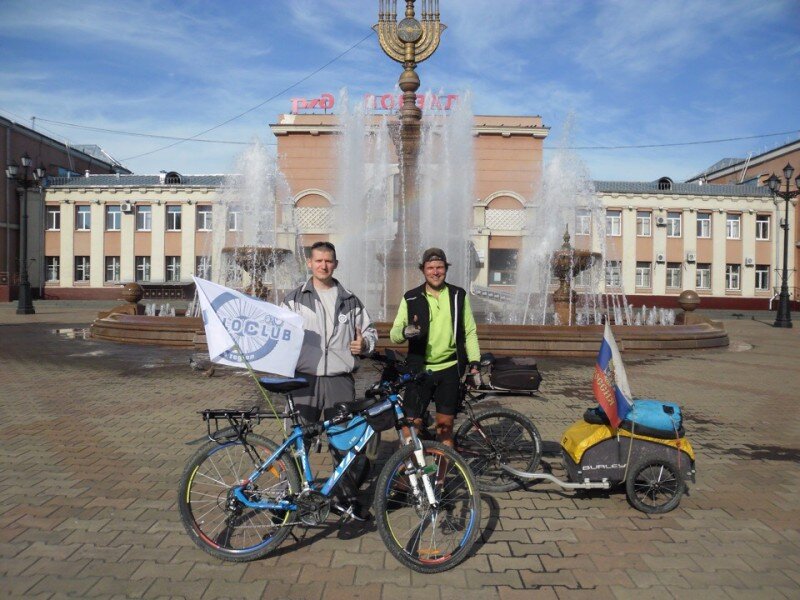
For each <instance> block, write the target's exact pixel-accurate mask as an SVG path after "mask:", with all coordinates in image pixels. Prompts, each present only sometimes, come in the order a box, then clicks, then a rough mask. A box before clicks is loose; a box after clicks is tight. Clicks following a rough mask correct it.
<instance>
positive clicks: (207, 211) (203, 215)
mask: <svg viewBox="0 0 800 600" xmlns="http://www.w3.org/2000/svg"><path fill="white" fill-rule="evenodd" d="M197 231H211V207H210V206H198V207H197Z"/></svg>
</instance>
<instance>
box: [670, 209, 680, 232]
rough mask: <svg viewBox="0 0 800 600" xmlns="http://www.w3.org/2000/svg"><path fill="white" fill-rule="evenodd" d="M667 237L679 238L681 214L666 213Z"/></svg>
mask: <svg viewBox="0 0 800 600" xmlns="http://www.w3.org/2000/svg"><path fill="white" fill-rule="evenodd" d="M667 237H681V213H679V212H668V213H667Z"/></svg>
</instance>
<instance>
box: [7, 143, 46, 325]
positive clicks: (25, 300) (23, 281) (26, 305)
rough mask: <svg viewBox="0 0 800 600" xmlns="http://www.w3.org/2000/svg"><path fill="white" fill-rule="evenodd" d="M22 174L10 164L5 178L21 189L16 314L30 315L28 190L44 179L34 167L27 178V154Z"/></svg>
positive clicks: (31, 306) (31, 303)
mask: <svg viewBox="0 0 800 600" xmlns="http://www.w3.org/2000/svg"><path fill="white" fill-rule="evenodd" d="M20 162H21V163H22V168H23V172H22V173H21V174H20V172H19V166H18V165H16V164H15V163H11V164H9V165H8V167H7V168H6V177H8V178H9V179H10V180H11V181H14V182H15V183H16V184H17V185H18V186H19V187H21V188H22V210H21V211H20V224H19V225H20V227H19V231H20V235H19V244H20V249H19V297H18V299H17V314H18V315H32V314H34V313H35V312H36V311H35V310H34V308H33V297H32V295H31V282H30V280H29V279H28V189H30V188H32V187H33V186H34V183H36V182H38V181H41V180H42V179H43V178H44V174H45V172H44V169H43V168H42V167H36V168H35V169H34V170H33V177H28V175H29V172H30V171H29V169H30V166H31V157H30V156H28V153H27V152H26V153H25V154H23V155H22V157H21V158H20Z"/></svg>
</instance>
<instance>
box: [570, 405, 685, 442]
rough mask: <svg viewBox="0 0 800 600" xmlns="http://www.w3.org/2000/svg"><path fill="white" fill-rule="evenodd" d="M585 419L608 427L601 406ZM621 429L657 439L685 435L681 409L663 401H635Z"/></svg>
mask: <svg viewBox="0 0 800 600" xmlns="http://www.w3.org/2000/svg"><path fill="white" fill-rule="evenodd" d="M583 418H584V420H585V421H587V422H589V423H602V424H604V425H608V417H607V416H606V413H605V411H604V410H603V408H602V407H601V406H595V407H593V408H590V409H588V410H587V411H586V413H585V414H584V416H583ZM619 427H620V429H624V430H625V431H632V432H633V433H634V434H637V433H638V434H639V435H646V436H649V437H656V438H667V439H669V438H676V437H683V436H684V433H685V432H684V429H683V413H682V412H681V407H680V406H678V405H677V404H675V403H674V402H661V400H649V399H636V400H634V401H633V408H632V410H631V411H630V412H629V413H628V414H627V415H626V416H625V419H624V420H623V421H622V423H620V424H619Z"/></svg>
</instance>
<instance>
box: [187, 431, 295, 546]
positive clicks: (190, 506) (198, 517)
mask: <svg viewBox="0 0 800 600" xmlns="http://www.w3.org/2000/svg"><path fill="white" fill-rule="evenodd" d="M276 448H277V446H276V444H275V443H274V442H272V441H270V440H268V439H266V438H263V437H261V436H258V435H248V436H247V443H246V444H244V443H242V442H241V441H240V440H236V441H232V442H228V443H225V444H217V443H216V442H209V443H208V444H205V445H204V446H203V447H201V448H200V449H199V450H198V451H197V452H196V453H195V454H194V456H193V457H192V459H191V460H190V461H189V464H188V465H187V466H186V469H185V470H184V472H183V475H182V476H181V483H180V492H179V494H178V507H179V509H180V515H181V521H182V522H183V526H184V527H185V528H186V532H187V533H188V534H189V537H191V538H192V541H193V542H194V543H195V544H197V545H198V546H199V547H200V548H202V549H203V550H205V551H206V552H208V553H209V554H211V555H212V556H215V557H217V558H221V559H223V560H230V561H237V562H242V561H248V560H254V559H256V558H260V557H262V556H264V555H265V554H267V553H268V552H270V551H272V550H273V549H274V548H276V547H277V546H278V545H279V544H280V543H281V542H282V541H283V540H284V539H285V538H286V536H287V535H289V530H290V529H291V525H292V520H293V514H294V513H293V511H278V510H259V509H252V508H248V507H246V506H245V505H244V504H242V503H241V502H239V501H238V500H237V499H236V498H235V497H234V496H233V492H232V487H233V486H234V485H237V484H240V483H241V482H242V481H243V480H244V479H246V478H247V477H248V476H249V475H250V474H251V473H252V472H253V471H254V470H255V469H256V467H258V466H259V465H261V464H262V463H263V462H264V461H265V460H266V458H267V457H268V456H269V455H270V454H272V453H273V452H274V451H275V450H276ZM299 491H300V475H299V473H298V471H297V466H296V465H295V463H294V460H293V459H292V458H291V457H289V456H286V457H281V458H280V459H279V460H277V461H276V462H275V463H274V464H273V465H272V466H271V467H270V468H269V469H268V470H267V471H265V472H264V473H262V474H261V475H260V476H259V477H258V479H257V480H256V481H255V482H254V484H253V489H252V490H248V491H247V492H246V494H247V495H248V496H249V498H251V499H253V500H273V501H277V500H281V499H283V498H285V497H287V496H289V495H292V494H297V493H298V492H299Z"/></svg>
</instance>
